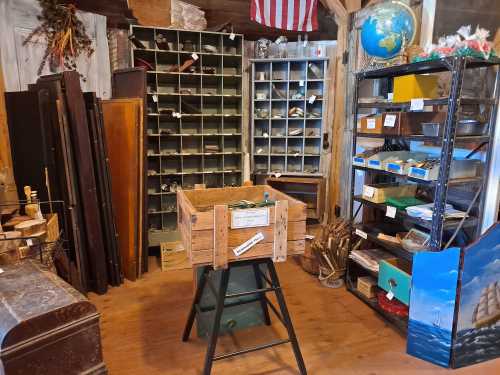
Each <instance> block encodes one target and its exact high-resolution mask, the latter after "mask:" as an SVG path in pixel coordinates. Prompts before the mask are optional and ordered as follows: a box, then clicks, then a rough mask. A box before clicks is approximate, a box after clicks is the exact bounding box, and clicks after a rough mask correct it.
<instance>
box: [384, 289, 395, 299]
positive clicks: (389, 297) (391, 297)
mask: <svg viewBox="0 0 500 375" xmlns="http://www.w3.org/2000/svg"><path fill="white" fill-rule="evenodd" d="M385 296H386V297H387V299H388V300H389V301H392V300H393V298H394V293H393V292H392V290H391V291H390V292H389V293H387V294H386V295H385Z"/></svg>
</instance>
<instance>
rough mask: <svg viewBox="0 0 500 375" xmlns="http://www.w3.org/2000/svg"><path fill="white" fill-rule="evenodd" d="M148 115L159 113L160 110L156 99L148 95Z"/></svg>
mask: <svg viewBox="0 0 500 375" xmlns="http://www.w3.org/2000/svg"><path fill="white" fill-rule="evenodd" d="M146 102H147V104H146V105H147V108H148V113H159V111H160V109H161V108H159V105H158V97H157V96H155V97H153V95H148V96H147V98H146Z"/></svg>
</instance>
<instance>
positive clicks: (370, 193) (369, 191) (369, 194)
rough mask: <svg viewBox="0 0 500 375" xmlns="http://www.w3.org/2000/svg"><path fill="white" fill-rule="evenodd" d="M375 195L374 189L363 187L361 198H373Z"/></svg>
mask: <svg viewBox="0 0 500 375" xmlns="http://www.w3.org/2000/svg"><path fill="white" fill-rule="evenodd" d="M374 195H375V188H374V187H373V186H368V185H364V186H363V196H364V197H368V198H373V196H374Z"/></svg>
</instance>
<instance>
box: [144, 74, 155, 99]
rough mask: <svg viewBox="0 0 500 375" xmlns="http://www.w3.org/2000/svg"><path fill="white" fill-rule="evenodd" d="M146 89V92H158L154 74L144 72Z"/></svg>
mask: <svg viewBox="0 0 500 375" xmlns="http://www.w3.org/2000/svg"><path fill="white" fill-rule="evenodd" d="M146 91H147V93H148V94H156V93H157V92H158V89H157V87H156V75H155V74H146Z"/></svg>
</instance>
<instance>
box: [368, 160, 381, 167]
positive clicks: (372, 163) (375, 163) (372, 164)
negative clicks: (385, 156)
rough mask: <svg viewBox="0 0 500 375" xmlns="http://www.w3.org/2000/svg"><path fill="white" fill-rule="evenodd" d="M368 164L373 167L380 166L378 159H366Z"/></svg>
mask: <svg viewBox="0 0 500 375" xmlns="http://www.w3.org/2000/svg"><path fill="white" fill-rule="evenodd" d="M368 165H370V166H373V167H380V160H370V161H368Z"/></svg>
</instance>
